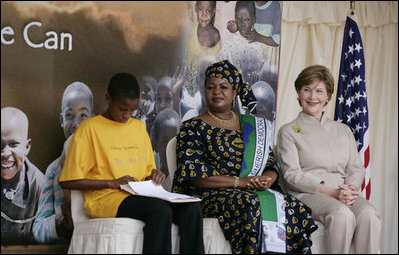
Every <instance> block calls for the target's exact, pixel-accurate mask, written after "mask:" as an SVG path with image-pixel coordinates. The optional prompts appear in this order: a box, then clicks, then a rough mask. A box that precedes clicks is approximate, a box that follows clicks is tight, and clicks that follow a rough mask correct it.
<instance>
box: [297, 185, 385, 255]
mask: <svg viewBox="0 0 399 255" xmlns="http://www.w3.org/2000/svg"><path fill="white" fill-rule="evenodd" d="M297 197H298V198H299V199H300V200H301V201H302V202H304V203H305V204H307V205H308V206H309V207H310V208H311V209H312V217H313V219H315V220H318V221H320V222H322V223H323V224H324V226H325V228H326V240H327V243H326V245H327V247H326V252H327V253H341V254H342V253H349V249H350V246H351V242H354V244H355V253H357V254H364V253H369V254H370V253H374V254H376V253H378V248H379V243H380V236H381V223H382V218H381V216H380V215H379V214H378V212H377V211H376V209H375V208H374V207H373V206H372V205H371V203H370V202H368V201H367V200H366V199H364V198H363V197H362V196H360V195H359V196H358V198H357V199H356V202H355V203H354V204H353V205H352V207H348V206H346V205H345V204H343V203H341V202H340V201H339V200H337V199H335V198H332V197H330V196H328V195H324V194H321V193H315V194H309V193H301V194H299V195H298V196H297Z"/></svg>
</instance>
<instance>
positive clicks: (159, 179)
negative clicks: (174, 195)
mask: <svg viewBox="0 0 399 255" xmlns="http://www.w3.org/2000/svg"><path fill="white" fill-rule="evenodd" d="M149 179H150V180H152V181H153V182H154V183H155V184H157V185H159V184H162V183H163V182H164V181H165V179H166V175H165V174H164V173H163V172H162V171H161V170H159V169H152V173H151V176H150V178H149Z"/></svg>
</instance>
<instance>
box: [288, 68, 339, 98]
mask: <svg viewBox="0 0 399 255" xmlns="http://www.w3.org/2000/svg"><path fill="white" fill-rule="evenodd" d="M314 81H321V82H323V83H324V84H325V85H326V90H327V95H328V100H330V99H331V95H332V93H334V77H333V76H332V74H331V73H330V70H329V69H328V68H327V67H325V66H322V65H312V66H308V67H306V68H305V69H303V70H302V72H301V73H300V74H299V75H298V77H297V78H296V80H295V90H296V92H297V93H298V94H299V91H301V89H302V87H303V86H305V85H309V84H311V83H313V82H314Z"/></svg>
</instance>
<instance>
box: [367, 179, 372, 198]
mask: <svg viewBox="0 0 399 255" xmlns="http://www.w3.org/2000/svg"><path fill="white" fill-rule="evenodd" d="M370 193H371V180H369V184H368V185H367V186H366V199H367V200H369V199H370Z"/></svg>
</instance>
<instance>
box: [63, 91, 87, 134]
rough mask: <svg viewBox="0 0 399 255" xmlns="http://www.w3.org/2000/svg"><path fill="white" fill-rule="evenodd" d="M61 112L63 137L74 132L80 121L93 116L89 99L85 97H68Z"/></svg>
mask: <svg viewBox="0 0 399 255" xmlns="http://www.w3.org/2000/svg"><path fill="white" fill-rule="evenodd" d="M66 100H68V101H67V103H66V106H65V108H64V110H63V112H62V113H61V127H62V128H63V130H64V134H65V137H66V138H68V137H69V136H70V135H72V134H73V133H75V130H76V129H77V128H78V126H79V125H80V123H82V122H83V121H84V120H86V119H88V118H90V117H91V116H93V113H92V112H91V110H90V109H91V106H90V101H89V99H88V98H87V97H83V96H81V97H78V98H70V99H66Z"/></svg>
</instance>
